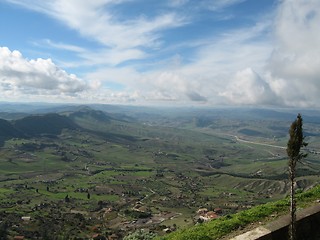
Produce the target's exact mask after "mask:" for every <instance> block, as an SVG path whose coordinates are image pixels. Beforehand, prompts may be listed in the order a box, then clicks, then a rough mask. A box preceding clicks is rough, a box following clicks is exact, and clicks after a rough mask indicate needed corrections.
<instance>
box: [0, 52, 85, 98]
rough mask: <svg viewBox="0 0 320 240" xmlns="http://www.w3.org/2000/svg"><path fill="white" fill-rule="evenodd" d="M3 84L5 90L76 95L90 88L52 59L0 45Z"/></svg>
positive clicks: (6, 91) (23, 92)
mask: <svg viewBox="0 0 320 240" xmlns="http://www.w3.org/2000/svg"><path fill="white" fill-rule="evenodd" d="M0 88H1V90H2V91H3V93H7V94H13V95H20V94H26V95H28V94H29V95H30V94H38V95H57V96H59V95H60V96H62V95H65V96H74V95H76V94H77V93H79V92H82V91H84V90H86V89H87V88H88V86H87V84H86V83H85V82H84V81H83V80H81V79H79V78H77V77H76V76H75V75H74V74H68V73H67V72H65V71H64V70H62V69H60V68H58V67H57V66H56V65H55V64H54V63H53V62H52V61H51V59H41V58H38V59H31V60H28V59H25V58H24V57H23V56H22V54H21V53H20V52H19V51H16V50H15V51H10V50H9V49H8V48H6V47H0Z"/></svg>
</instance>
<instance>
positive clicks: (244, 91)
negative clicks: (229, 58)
mask: <svg viewBox="0 0 320 240" xmlns="http://www.w3.org/2000/svg"><path fill="white" fill-rule="evenodd" d="M220 95H221V96H224V97H226V98H227V99H228V100H229V101H230V102H231V103H233V104H241V105H243V104H244V105H255V104H262V105H267V104H269V105H275V103H279V102H277V100H276V99H277V98H276V97H275V94H274V93H273V92H272V91H271V89H270V86H269V85H268V83H267V82H266V81H264V80H263V79H262V78H261V77H260V76H259V75H258V74H257V73H255V72H254V71H253V70H252V69H251V68H247V69H244V70H242V71H239V72H237V73H236V74H235V76H234V77H233V79H232V81H231V82H229V84H228V86H227V87H226V89H225V91H224V92H222V93H221V94H220Z"/></svg>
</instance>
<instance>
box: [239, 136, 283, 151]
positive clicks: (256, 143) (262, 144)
mask: <svg viewBox="0 0 320 240" xmlns="http://www.w3.org/2000/svg"><path fill="white" fill-rule="evenodd" d="M234 137H235V139H236V140H237V141H238V142H244V143H250V144H255V145H260V146H266V147H273V148H280V149H286V147H283V146H277V145H272V144H267V143H259V142H252V141H248V140H244V139H241V138H239V137H238V136H234Z"/></svg>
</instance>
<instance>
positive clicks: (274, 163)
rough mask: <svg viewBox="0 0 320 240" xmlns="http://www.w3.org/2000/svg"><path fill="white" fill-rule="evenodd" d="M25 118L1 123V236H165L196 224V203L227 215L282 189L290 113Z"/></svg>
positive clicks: (304, 170) (310, 166)
mask: <svg viewBox="0 0 320 240" xmlns="http://www.w3.org/2000/svg"><path fill="white" fill-rule="evenodd" d="M93 108H94V109H93ZM48 111H49V110H48ZM264 114H265V115H264ZM315 114H317V113H316V112H312V113H309V112H308V115H306V118H305V119H306V121H305V124H304V130H305V135H306V136H307V137H306V141H307V142H309V146H308V148H307V149H305V151H306V152H307V153H308V157H307V158H306V159H305V162H304V164H303V165H301V166H299V169H298V181H297V187H298V188H299V189H300V190H301V191H304V190H305V189H308V188H310V187H312V186H314V185H316V184H318V183H319V179H320V178H319V170H320V161H319V160H320V159H319V158H320V155H319V153H320V147H319V143H320V140H319V136H320V128H319V122H320V121H318V119H320V118H318V117H317V116H318V115H315ZM7 115H8V114H6V115H5V116H7ZM16 115H18V114H16ZM20 115H23V114H20ZM20 115H19V116H20ZM26 115H27V114H26ZM3 116H4V115H3ZM303 116H304V115H303ZM310 116H311V117H310ZM32 118H33V119H31V118H30V117H29V119H28V121H25V118H20V119H18V120H17V119H11V120H8V121H7V122H6V124H7V123H8V122H9V123H10V124H11V125H12V126H13V127H14V131H13V132H14V133H15V134H14V135H10V134H8V133H7V132H8V131H6V132H4V130H2V136H3V145H2V147H1V151H0V173H1V174H0V199H1V200H0V215H1V217H2V222H1V231H0V233H1V234H3V235H4V234H5V235H8V236H11V237H13V236H16V235H23V236H26V238H32V237H34V236H36V237H37V238H40V239H50V237H51V238H52V239H64V238H71V239H72V238H76V237H78V238H83V239H85V238H91V237H92V236H94V235H95V236H98V235H100V236H110V235H114V236H118V238H122V237H124V236H126V235H127V234H129V232H132V231H135V230H136V229H139V228H144V229H149V230H150V231H153V232H155V233H157V234H159V235H163V234H165V233H164V231H163V230H164V229H169V230H170V231H174V230H175V229H177V228H184V227H188V226H191V225H194V224H195V223H196V222H197V221H198V218H199V214H198V213H197V211H198V209H201V208H207V209H208V211H212V210H215V209H219V210H220V211H219V215H227V214H230V213H234V212H238V211H240V210H242V209H247V208H250V207H252V206H254V205H257V204H260V203H265V202H268V201H273V200H277V199H281V198H283V197H285V196H286V195H287V194H288V181H287V157H286V149H285V148H286V142H287V139H288V136H287V131H288V130H287V129H289V126H290V123H291V121H293V120H294V118H295V114H291V113H286V114H284V113H280V112H276V111H270V110H268V111H267V110H265V111H262V110H259V111H258V110H254V111H253V110H250V111H249V110H242V111H239V112H237V111H233V110H232V111H231V110H221V109H217V110H203V109H202V110H192V111H191V110H181V109H180V110H177V111H173V110H170V109H169V110H166V109H161V110H159V111H156V112H154V110H152V109H142V110H139V109H135V108H132V109H131V108H129V109H127V108H125V107H123V108H119V109H118V108H115V109H113V108H111V109H110V107H109V108H108V107H107V106H92V108H88V107H72V108H70V109H66V108H63V110H62V109H61V110H59V111H58V113H50V114H49V115H48V114H47V113H42V115H32ZM30 119H31V120H30ZM52 119H54V120H52ZM22 126H23V128H22ZM39 126H41V127H39ZM19 127H20V128H19ZM53 128H54V129H53ZM0 129H4V128H1V127H0ZM6 129H8V127H7V128H6ZM21 129H24V131H22V130H21ZM39 129H41V132H39ZM5 133H6V134H5ZM18 133H19V134H18ZM0 135H1V132H0ZM23 217H30V218H23ZM26 219H27V220H26ZM52 236H54V237H52Z"/></svg>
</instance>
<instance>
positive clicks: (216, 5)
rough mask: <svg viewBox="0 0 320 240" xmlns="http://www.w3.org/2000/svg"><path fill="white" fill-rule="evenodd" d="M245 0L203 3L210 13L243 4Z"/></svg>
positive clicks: (220, 0) (210, 0)
mask: <svg viewBox="0 0 320 240" xmlns="http://www.w3.org/2000/svg"><path fill="white" fill-rule="evenodd" d="M245 1H247V0H206V1H204V3H205V5H206V6H207V8H208V9H210V10H212V11H220V10H223V9H224V8H227V7H230V6H232V5H235V4H239V3H242V2H245Z"/></svg>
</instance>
